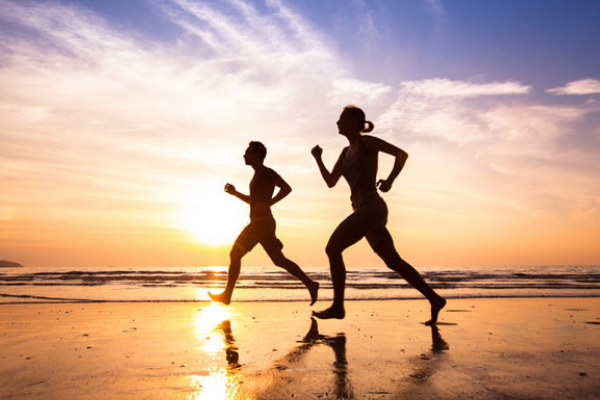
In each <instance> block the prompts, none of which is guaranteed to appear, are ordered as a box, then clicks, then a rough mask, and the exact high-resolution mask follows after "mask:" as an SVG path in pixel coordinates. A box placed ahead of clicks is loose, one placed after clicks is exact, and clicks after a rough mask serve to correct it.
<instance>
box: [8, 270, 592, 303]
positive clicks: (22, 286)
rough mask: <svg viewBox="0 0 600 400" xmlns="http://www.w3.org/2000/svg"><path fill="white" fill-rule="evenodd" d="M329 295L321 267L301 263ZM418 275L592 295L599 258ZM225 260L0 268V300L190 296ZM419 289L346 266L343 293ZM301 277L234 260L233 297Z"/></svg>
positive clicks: (268, 293) (443, 283)
mask: <svg viewBox="0 0 600 400" xmlns="http://www.w3.org/2000/svg"><path fill="white" fill-rule="evenodd" d="M304 270H305V272H306V273H307V274H308V275H309V276H310V277H311V278H313V279H315V280H317V281H318V282H320V283H321V290H320V293H319V300H330V299H331V298H332V286H331V281H330V278H329V269H328V267H322V268H304ZM418 270H419V271H420V272H421V273H422V275H423V277H424V278H425V280H426V281H427V282H428V283H429V284H430V285H431V286H432V287H433V288H435V289H436V290H437V291H438V292H439V293H440V294H441V295H443V296H444V297H447V298H474V297H600V266H534V267H531V266H523V267H471V266H469V267H452V268H450V267H427V268H418ZM226 278H227V268H226V267H219V266H211V267H89V268H76V269H74V268H41V267H25V268H2V269H0V304H6V303H32V302H36V303H38V302H184V301H187V302H194V301H208V300H209V298H208V294H207V292H208V291H214V292H219V291H220V290H221V288H223V287H224V284H225V280H226ZM415 298H417V299H418V298H421V295H420V294H419V293H418V292H417V291H416V290H415V289H413V288H412V287H410V286H409V285H408V284H407V283H406V282H405V281H404V280H403V279H402V278H401V277H400V276H399V275H398V274H396V273H395V272H393V271H390V270H387V269H386V268H384V267H381V268H360V269H358V268H357V269H349V270H348V274H347V282H346V299H348V300H383V299H415ZM308 300H309V297H308V291H307V290H306V289H305V288H304V286H303V285H302V283H301V282H299V281H297V280H296V279H295V278H294V277H292V276H291V275H289V274H287V273H286V272H285V271H284V270H281V269H279V268H277V267H272V266H269V267H242V274H241V276H240V279H239V281H238V283H237V286H236V291H235V292H234V297H233V301H244V302H247V301H308Z"/></svg>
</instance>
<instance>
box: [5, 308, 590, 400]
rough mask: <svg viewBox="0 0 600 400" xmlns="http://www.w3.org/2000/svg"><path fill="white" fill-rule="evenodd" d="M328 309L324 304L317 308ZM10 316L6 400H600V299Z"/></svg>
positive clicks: (11, 311)
mask: <svg viewBox="0 0 600 400" xmlns="http://www.w3.org/2000/svg"><path fill="white" fill-rule="evenodd" d="M324 307H326V304H325V303H321V304H319V303H317V306H316V307H315V309H317V310H319V309H321V308H324ZM310 310H311V308H310V307H309V306H308V304H306V303H299V302H282V303H273V302H270V303H269V302H265V303H237V304H232V305H231V306H228V307H225V306H217V305H214V304H213V305H211V304H210V303H100V304H30V305H14V304H13V305H2V306H0V399H24V398H27V399H210V400H218V399H288V398H297V399H469V398H474V399H597V398H598V397H599V396H600V363H598V360H599V359H600V340H599V339H600V299H598V298H587V299H585V298H581V299H573V298H571V299H560V298H544V299H464V300H451V301H450V302H449V304H448V306H447V308H446V310H445V311H443V312H442V314H441V318H440V320H441V323H440V324H439V325H438V328H437V329H435V328H430V327H427V326H424V325H422V324H421V322H423V321H425V320H427V319H428V308H427V304H426V302H425V301H414V300H404V301H353V302H348V304H347V317H346V319H345V320H343V321H337V320H336V321H316V322H313V321H312V320H311V319H310Z"/></svg>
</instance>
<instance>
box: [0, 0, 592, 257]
mask: <svg viewBox="0 0 600 400" xmlns="http://www.w3.org/2000/svg"><path fill="white" fill-rule="evenodd" d="M166 3H169V2H166ZM173 3H177V5H178V7H179V8H178V9H177V10H179V11H178V12H180V13H181V15H179V14H177V15H179V16H177V15H175V14H172V13H171V14H169V12H168V11H169V10H168V9H163V11H164V13H165V18H166V19H168V18H171V19H170V21H171V23H172V24H175V25H177V26H178V29H181V30H182V31H183V33H182V34H181V35H180V36H178V37H177V38H176V39H173V40H172V41H170V42H169V41H167V40H166V39H165V40H162V41H161V40H155V41H150V40H149V39H147V38H146V39H144V38H143V37H141V34H140V33H136V32H133V31H129V30H127V29H122V28H123V27H122V21H121V22H120V23H119V22H115V21H112V20H111V19H110V18H108V17H105V16H102V15H100V14H98V13H97V12H94V11H92V10H88V9H87V8H85V7H84V6H77V7H76V6H72V5H69V4H68V3H65V4H61V3H54V2H48V3H47V4H45V3H35V2H32V3H31V4H30V3H27V2H25V3H20V2H10V1H4V0H2V1H0V9H2V10H3V11H0V13H2V20H3V21H4V20H8V19H9V18H10V21H11V22H10V23H11V24H12V25H11V26H12V29H13V30H12V31H10V32H12V33H11V34H10V35H9V36H8V37H9V38H10V40H6V42H5V43H3V45H2V49H1V50H0V51H1V53H0V57H1V59H0V61H1V63H0V88H1V93H2V94H1V98H0V158H1V162H0V165H1V167H0V185H2V187H3V190H2V191H0V259H5V260H11V261H16V262H20V263H22V264H24V265H28V266H73V267H77V266H82V267H83V266H108V265H115V266H193V265H227V263H228V253H229V249H230V246H231V244H232V242H233V240H234V239H235V237H236V236H237V234H238V233H239V231H240V230H241V229H242V228H243V226H244V225H245V223H247V221H248V216H247V214H248V209H247V205H246V204H244V203H242V202H241V201H239V200H237V199H236V198H234V197H232V196H229V195H227V194H226V193H224V191H223V186H224V184H225V183H227V182H229V183H232V184H234V185H235V186H236V187H237V189H238V190H240V191H242V192H245V193H247V190H248V189H247V188H248V183H249V181H250V178H251V176H252V170H251V169H250V168H249V167H248V166H246V165H244V161H243V159H242V155H243V153H244V151H245V149H246V146H247V143H248V142H249V141H250V140H260V141H262V142H263V143H265V145H266V146H267V148H268V155H267V159H266V162H265V163H266V165H267V166H269V167H271V168H273V169H275V170H276V171H277V172H278V173H279V174H280V175H281V176H282V177H283V178H284V179H285V180H286V181H287V182H288V183H289V184H290V185H291V186H292V189H293V192H292V193H291V194H290V195H289V197H288V198H286V199H284V200H283V201H282V202H281V203H279V204H277V205H276V206H275V207H274V209H273V210H274V214H275V217H276V219H277V221H278V235H279V237H280V239H281V240H282V241H283V243H284V245H285V247H284V253H285V254H286V255H287V256H288V257H289V258H291V259H293V260H295V261H296V262H297V263H298V264H300V265H301V266H325V265H327V259H326V256H325V252H324V248H325V245H326V243H327V240H328V238H329V235H330V234H331V232H332V231H333V230H334V229H335V227H336V226H337V224H338V223H339V222H340V221H342V220H343V218H345V216H347V215H348V214H349V213H350V212H351V208H350V202H349V189H348V187H347V185H346V183H345V182H344V181H340V183H339V184H338V186H337V187H335V188H333V189H328V188H327V187H326V185H325V183H324V182H323V181H322V179H321V177H320V175H319V172H318V170H317V168H316V165H315V163H314V161H313V159H312V157H311V155H310V149H311V148H312V147H313V146H314V145H316V144H319V145H321V147H323V149H324V160H325V162H326V164H327V165H329V166H330V167H331V166H332V165H333V163H334V162H335V160H336V159H337V156H338V154H339V152H340V151H341V150H342V148H343V147H344V146H345V145H346V144H347V142H345V140H344V138H343V137H340V136H339V135H338V134H337V129H336V126H335V122H336V120H337V118H338V115H339V113H340V111H341V109H342V107H343V106H344V105H346V104H357V105H359V106H360V107H362V108H363V109H364V110H365V111H366V113H367V118H368V119H370V120H372V121H373V122H374V123H375V126H376V129H375V131H374V133H373V134H374V135H376V136H379V137H381V138H383V139H385V140H388V141H390V142H392V143H394V144H396V145H398V146H399V147H401V148H403V149H404V150H405V151H406V152H408V153H409V155H410V157H409V159H408V162H407V164H406V167H405V169H404V171H403V172H402V173H401V175H400V176H399V178H398V179H397V181H396V182H395V185H394V187H393V189H392V191H391V192H390V193H386V194H383V197H384V199H385V200H386V202H387V204H388V207H389V209H390V218H389V223H388V227H389V229H390V231H391V232H392V235H393V237H394V239H395V242H396V245H397V248H398V250H399V252H400V254H401V255H402V256H403V257H404V258H405V259H406V260H408V261H409V262H411V263H412V264H414V265H416V266H456V265H490V266H500V265H598V264H600V245H599V244H598V243H599V242H598V238H600V179H598V176H599V175H598V173H599V172H600V162H599V161H598V159H599V158H598V156H597V154H598V153H597V149H598V148H600V120H599V118H598V115H599V112H600V101H599V100H600V85H599V84H600V82H598V80H597V79H596V78H597V77H596V78H594V77H589V76H577V77H573V78H569V79H566V78H565V79H563V80H562V81H557V82H555V83H554V84H547V85H545V86H544V85H542V84H539V83H538V82H529V81H528V80H527V79H525V78H523V79H518V80H517V79H513V75H510V74H507V75H506V76H505V77H504V78H499V77H497V75H494V78H493V79H492V78H488V77H486V75H485V74H481V73H473V74H472V75H471V76H464V77H458V78H457V77H455V76H444V75H443V74H442V73H439V72H437V73H435V74H432V75H431V76H428V77H427V76H416V75H415V73H414V72H411V68H412V69H414V70H415V71H416V70H418V69H419V65H418V61H413V62H414V64H401V65H399V66H398V70H397V71H396V72H395V75H393V74H390V73H388V72H385V73H384V72H381V76H380V77H381V79H380V80H379V79H378V76H379V72H378V71H377V70H376V69H374V68H375V67H374V66H373V65H371V64H369V65H355V64H353V62H357V63H358V61H356V59H353V58H352V57H350V56H349V55H347V54H346V53H345V52H344V48H343V46H341V45H338V43H337V42H336V40H335V36H333V34H332V33H331V32H327V31H323V30H322V29H320V28H319V26H318V24H317V22H314V23H313V22H311V21H310V18H309V17H307V16H305V15H303V14H302V13H300V11H298V10H295V9H293V8H292V7H291V6H287V5H286V3H284V2H273V4H276V5H278V6H277V7H280V8H279V9H278V12H277V14H276V15H261V16H259V15H255V12H257V10H254V12H253V11H252V10H253V9H248V8H243V7H240V8H239V10H238V11H237V12H238V13H239V14H240V15H241V17H240V19H241V20H242V21H245V23H240V22H239V20H235V21H233V20H230V19H228V17H227V15H226V14H220V13H219V12H218V10H212V12H211V13H209V14H206V13H205V14H202V13H201V12H200V11H198V9H197V8H194V7H192V5H194V4H201V3H202V2H186V1H174V2H173ZM242 3H243V2H242ZM236 4H237V3H236ZM186 7H187V8H186ZM206 7H209V6H208V5H207V6H206ZM171 11H172V10H171ZM186 13H187V14H186ZM207 15H210V17H208V16H207ZM191 16H194V17H195V18H196V19H195V20H194V21H196V22H195V23H194V22H193V21H192V22H190V20H188V19H189V18H191ZM184 17H185V18H184ZM188 17H189V18H188ZM186 18H188V19H186ZM253 18H256V19H260V20H261V21H262V22H261V24H262V25H261V24H257V23H255V22H256V21H254V20H253ZM432 18H433V17H432ZM120 24H121V25H120ZM6 29H8V28H6ZM24 31H27V32H34V33H35V34H31V35H25V34H19V32H24ZM267 31H268V32H267ZM15 32H17V33H15ZM371 33H373V32H371ZM368 34H369V33H368V32H367V33H365V35H368ZM369 37H371V36H369ZM371 39H372V38H371ZM371 39H370V40H371ZM199 42H202V43H203V44H202V45H199V44H198V43H199ZM398 52H400V50H398ZM407 58H409V57H408V55H407ZM353 60H355V61H353ZM365 70H366V71H369V73H365V72H364V71H365ZM361 71H363V72H361ZM386 71H387V70H386ZM583 78H586V79H587V81H585V80H584V79H583ZM584 135H585V140H584V139H583V136H584ZM380 157H381V159H380V171H379V175H380V177H385V176H387V174H388V173H389V171H390V168H391V159H389V158H387V157H386V156H384V155H382V156H380ZM345 257H346V260H347V263H348V265H349V267H351V266H371V265H382V262H381V261H380V260H379V259H378V258H377V257H376V256H375V255H374V254H373V252H372V251H371V249H370V248H369V247H368V245H367V244H366V242H364V241H363V242H361V243H359V244H358V245H356V246H354V247H353V248H351V249H349V250H348V251H347V252H346V253H345ZM244 265H270V261H269V260H268V258H267V256H266V254H265V253H264V251H263V250H262V249H260V248H257V249H256V250H255V251H253V252H252V253H250V254H249V255H248V256H247V257H246V258H245V259H244Z"/></svg>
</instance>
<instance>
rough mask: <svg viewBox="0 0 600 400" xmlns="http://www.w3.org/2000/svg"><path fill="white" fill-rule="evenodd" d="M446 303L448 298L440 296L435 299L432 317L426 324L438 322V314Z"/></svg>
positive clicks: (432, 305)
mask: <svg viewBox="0 0 600 400" xmlns="http://www.w3.org/2000/svg"><path fill="white" fill-rule="evenodd" d="M445 305H446V299H444V298H443V297H440V298H439V299H437V300H435V301H433V302H432V303H431V319H430V320H429V321H427V322H425V325H430V326H431V325H435V324H437V319H438V314H439V313H440V311H441V310H442V308H444V306H445Z"/></svg>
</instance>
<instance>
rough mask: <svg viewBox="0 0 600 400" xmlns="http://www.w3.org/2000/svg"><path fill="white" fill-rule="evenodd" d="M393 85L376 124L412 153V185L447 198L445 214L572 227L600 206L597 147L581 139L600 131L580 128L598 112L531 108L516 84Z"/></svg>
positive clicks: (436, 82) (591, 107)
mask: <svg viewBox="0 0 600 400" xmlns="http://www.w3.org/2000/svg"><path fill="white" fill-rule="evenodd" d="M400 86H401V89H400V90H399V92H398V97H397V100H396V101H395V102H394V103H393V104H392V105H391V106H390V107H389V108H388V109H387V110H386V111H385V112H383V113H382V114H381V115H380V116H379V117H378V118H377V119H376V120H375V123H376V125H378V127H379V128H380V129H381V130H382V131H383V133H384V135H385V136H386V137H388V138H389V139H390V140H392V141H395V142H397V143H399V144H401V145H402V146H403V147H404V148H405V149H406V150H407V151H408V152H409V153H413V152H416V154H417V159H415V158H412V159H411V163H417V165H418V167H417V168H419V169H420V170H421V171H422V173H421V175H420V176H416V175H415V176H414V177H411V178H410V185H412V186H413V187H414V188H419V190H424V189H425V188H427V190H428V191H430V195H431V197H432V198H436V199H438V200H439V201H442V200H441V199H445V200H443V203H444V204H445V207H446V210H453V212H455V213H460V214H463V215H469V217H465V219H466V220H477V219H479V220H481V221H483V220H486V221H488V223H492V222H491V221H490V219H492V218H493V216H492V214H488V213H489V212H490V210H492V209H495V210H496V211H495V212H494V213H497V215H498V216H500V215H502V216H503V218H505V221H509V220H510V218H517V219H521V220H528V219H530V218H532V216H536V217H534V218H537V217H539V216H541V215H545V216H546V217H549V216H551V215H557V214H558V215H562V216H563V217H564V218H575V216H576V215H579V214H580V210H581V209H582V207H583V205H584V204H594V199H597V198H598V197H600V187H599V186H598V184H597V183H596V182H597V174H598V173H600V162H598V161H597V160H596V161H594V160H595V158H597V157H596V156H595V155H594V154H596V153H597V151H598V150H600V143H598V141H597V140H596V141H592V140H590V139H587V138H588V137H591V136H594V135H596V133H594V132H597V131H598V129H599V128H600V127H598V126H597V124H595V123H594V122H593V120H590V121H588V120H587V119H586V117H587V116H588V115H591V114H592V113H597V112H598V111H600V109H599V107H598V106H597V105H594V104H587V103H585V104H582V105H569V106H566V105H545V104H540V103H536V102H535V101H534V100H533V99H531V98H528V97H524V96H522V95H524V94H526V93H528V92H529V91H530V87H529V86H525V85H521V84H517V83H514V82H493V83H481V84H476V85H473V84H471V83H467V82H460V81H447V80H441V79H436V80H424V81H413V82H404V83H402V84H401V85H400ZM507 95H520V96H508V97H507ZM586 121H587V122H586ZM582 130H583V132H582ZM405 179H406V178H405ZM413 179H414V180H413ZM425 182H426V183H425ZM566 188H568V189H567V190H566ZM412 195H413V197H418V193H417V192H415V193H413V194H412ZM508 199H510V200H508ZM415 212H417V211H415ZM511 215H512V216H511ZM588 216H589V214H588ZM596 217H600V216H596ZM423 218H427V213H425V214H424V215H423ZM540 218H541V217H540ZM594 218H595V217H594ZM517 219H515V221H516V220H517Z"/></svg>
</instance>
